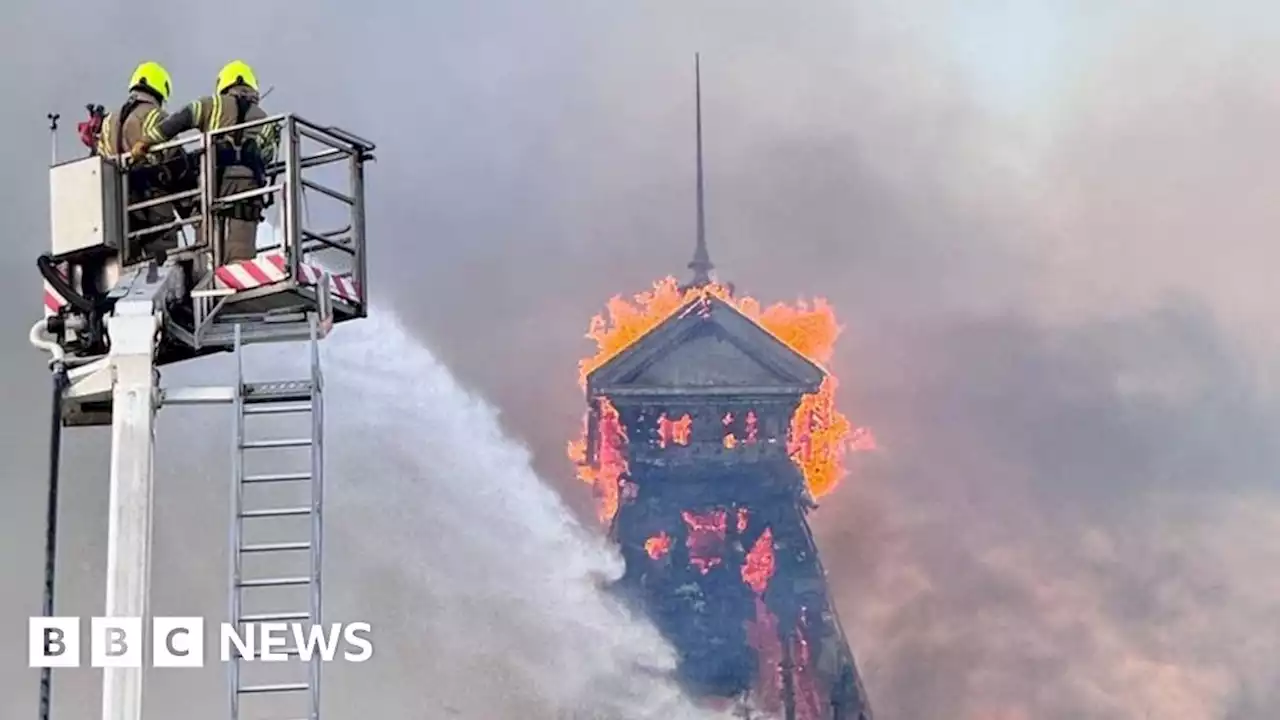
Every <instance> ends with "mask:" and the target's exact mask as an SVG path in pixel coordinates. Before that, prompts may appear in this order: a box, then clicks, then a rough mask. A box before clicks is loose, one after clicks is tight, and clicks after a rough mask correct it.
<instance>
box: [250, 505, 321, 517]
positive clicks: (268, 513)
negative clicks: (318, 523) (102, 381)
mask: <svg viewBox="0 0 1280 720" xmlns="http://www.w3.org/2000/svg"><path fill="white" fill-rule="evenodd" d="M310 514H311V508H309V507H296V508H271V509H270V510H245V511H244V512H242V513H240V517H242V518H269V517H298V516H300V515H310Z"/></svg>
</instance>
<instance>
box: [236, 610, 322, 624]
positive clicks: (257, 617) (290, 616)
mask: <svg viewBox="0 0 1280 720" xmlns="http://www.w3.org/2000/svg"><path fill="white" fill-rule="evenodd" d="M310 619H311V613H307V612H274V613H250V614H248V615H241V616H240V620H239V622H242V623H247V622H291V621H295V620H310Z"/></svg>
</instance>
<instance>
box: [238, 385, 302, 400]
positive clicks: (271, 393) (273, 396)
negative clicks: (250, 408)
mask: <svg viewBox="0 0 1280 720" xmlns="http://www.w3.org/2000/svg"><path fill="white" fill-rule="evenodd" d="M243 390H244V401H245V402H246V403H254V404H256V403H268V402H283V401H289V400H292V401H297V400H310V399H311V381H310V380H288V381H282V382H256V383H245V384H244V386H243Z"/></svg>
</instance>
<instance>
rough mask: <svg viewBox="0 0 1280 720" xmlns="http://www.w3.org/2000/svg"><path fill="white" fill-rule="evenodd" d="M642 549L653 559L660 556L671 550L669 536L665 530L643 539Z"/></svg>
mask: <svg viewBox="0 0 1280 720" xmlns="http://www.w3.org/2000/svg"><path fill="white" fill-rule="evenodd" d="M644 551H645V552H647V553H649V557H651V558H653V559H654V560H657V559H659V558H661V557H662V556H663V555H666V554H667V553H669V552H671V536H670V535H668V534H666V533H665V532H661V533H658V534H657V535H654V536H653V537H651V538H649V539H648V540H645V541H644Z"/></svg>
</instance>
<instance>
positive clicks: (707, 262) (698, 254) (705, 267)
mask: <svg viewBox="0 0 1280 720" xmlns="http://www.w3.org/2000/svg"><path fill="white" fill-rule="evenodd" d="M693 82H694V85H693V87H694V105H695V108H696V115H695V118H696V123H697V153H698V154H697V164H698V242H697V245H696V246H695V247H694V250H693V260H692V261H691V262H690V263H689V269H690V270H692V271H693V282H692V283H690V285H691V286H692V287H706V286H707V285H710V284H711V270H712V269H713V268H715V266H714V265H712V264H711V255H710V253H708V252H707V213H706V196H705V189H704V184H705V183H704V179H703V173H702V60H701V57H700V54H699V53H694V55H693Z"/></svg>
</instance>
